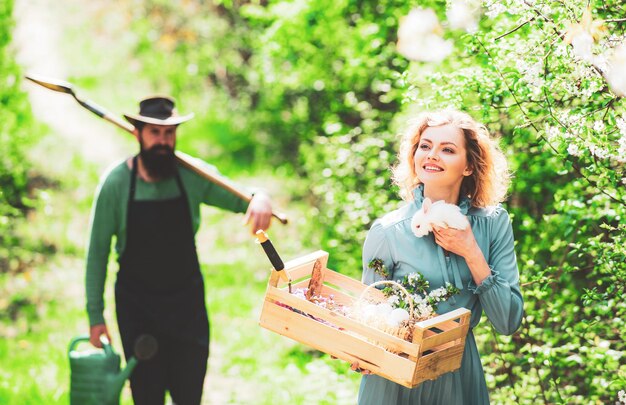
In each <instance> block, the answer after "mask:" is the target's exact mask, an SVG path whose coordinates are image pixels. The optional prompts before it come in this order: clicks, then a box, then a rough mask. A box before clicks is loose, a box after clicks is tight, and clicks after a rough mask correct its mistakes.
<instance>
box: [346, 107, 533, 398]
mask: <svg viewBox="0 0 626 405" xmlns="http://www.w3.org/2000/svg"><path fill="white" fill-rule="evenodd" d="M393 180H394V182H395V183H396V184H398V185H399V186H400V189H401V196H402V198H403V199H404V200H405V201H407V202H408V204H406V205H404V206H403V207H402V208H400V209H398V210H396V211H393V212H391V213H389V214H387V215H385V216H384V217H382V218H380V219H378V220H377V221H376V222H374V224H373V225H372V227H371V229H370V231H369V233H368V235H367V238H366V240H365V244H364V247H363V269H364V272H363V282H364V283H366V284H371V283H372V282H374V281H377V280H379V279H381V278H382V277H381V276H380V275H379V274H377V273H376V272H375V271H374V270H373V269H371V268H369V267H368V263H370V261H371V260H373V259H375V258H378V259H381V260H382V261H383V263H384V264H385V266H386V268H387V270H388V272H389V274H390V275H391V278H392V279H394V280H401V279H402V278H403V277H404V276H405V275H407V274H410V273H414V272H419V273H421V274H422V275H424V276H425V277H426V279H427V280H428V281H429V282H430V288H431V289H435V288H439V287H442V286H444V285H445V284H446V283H451V284H453V285H455V286H456V287H457V288H458V289H460V290H461V292H460V293H459V294H458V295H455V296H454V297H453V298H451V299H449V300H448V301H447V302H443V303H441V304H439V309H438V311H437V312H438V313H440V314H443V313H446V312H449V311H452V310H454V309H456V308H460V307H465V308H468V309H470V310H471V311H472V315H471V321H470V331H469V333H468V335H467V339H466V344H465V351H464V353H463V360H462V364H461V368H460V369H459V370H457V371H455V372H451V373H447V374H444V375H442V376H441V377H439V378H438V379H436V380H433V381H426V382H423V383H422V384H420V385H418V386H417V387H415V388H413V389H408V388H405V387H403V386H401V385H398V384H396V383H394V382H391V381H389V380H387V379H384V378H382V377H379V376H376V375H371V374H367V372H364V375H363V379H362V381H361V387H360V389H359V398H358V402H359V404H361V405H365V404H377V405H380V404H411V405H415V404H429V405H431V404H472V405H477V404H488V403H489V394H488V392H487V385H486V383H485V377H484V372H483V369H482V365H481V363H480V357H479V354H478V350H477V347H476V341H475V340H474V335H473V333H472V328H473V327H475V326H476V325H477V324H478V322H479V321H480V318H481V315H482V313H483V310H484V312H485V314H486V315H487V318H488V319H489V321H490V322H491V323H492V324H493V326H494V327H495V329H496V330H497V331H498V332H499V333H502V334H506V335H510V334H513V333H514V332H515V331H516V330H517V329H518V327H519V326H520V323H521V319H522V313H523V300H522V296H521V294H520V290H519V272H518V270H517V263H516V258H515V252H514V249H513V248H514V246H513V242H514V241H513V232H512V228H511V224H510V220H509V216H508V214H507V212H506V211H505V210H504V209H503V208H502V207H500V206H498V205H497V204H498V203H499V202H501V201H502V200H503V199H504V197H505V194H506V189H507V186H508V180H509V176H508V170H507V166H506V161H505V158H504V155H503V154H502V152H501V151H500V150H499V149H498V147H497V145H496V143H495V141H493V140H492V139H491V138H490V137H489V134H488V132H487V130H486V128H485V127H484V126H482V125H479V124H478V123H477V122H476V121H474V120H473V119H472V118H471V117H470V116H469V115H467V114H465V113H461V112H458V111H442V112H438V113H427V114H423V115H421V116H419V117H418V118H417V119H416V120H415V122H414V125H412V126H411V128H410V129H409V131H407V133H406V134H405V136H404V138H403V139H402V144H401V149H400V153H399V164H398V165H397V167H396V168H395V169H394V173H393ZM427 197H428V198H430V200H432V201H433V202H435V201H439V200H444V201H445V202H447V203H452V204H457V205H458V206H459V207H460V209H461V211H462V212H463V214H465V215H466V216H467V220H468V222H469V224H470V226H468V227H466V229H465V230H456V229H451V228H449V229H442V228H435V229H434V230H433V233H430V234H428V235H426V236H424V237H422V238H417V237H416V236H415V235H414V234H413V232H412V231H411V229H410V223H411V218H412V217H413V214H414V213H415V212H416V211H418V210H419V209H420V208H421V206H422V201H423V200H424V198H427ZM353 369H358V364H353Z"/></svg>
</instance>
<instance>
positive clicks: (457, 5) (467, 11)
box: [446, 0, 479, 33]
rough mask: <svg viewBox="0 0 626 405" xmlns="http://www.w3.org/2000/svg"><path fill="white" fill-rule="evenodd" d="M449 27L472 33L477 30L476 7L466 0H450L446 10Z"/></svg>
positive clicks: (477, 16) (477, 15)
mask: <svg viewBox="0 0 626 405" xmlns="http://www.w3.org/2000/svg"><path fill="white" fill-rule="evenodd" d="M446 17H447V18H448V23H449V24H450V28H452V29H458V30H465V31H467V32H470V33H473V32H476V31H478V18H479V13H478V9H477V8H476V7H474V6H473V5H471V4H469V2H468V1H467V0H451V1H450V3H449V5H448V10H447V11H446Z"/></svg>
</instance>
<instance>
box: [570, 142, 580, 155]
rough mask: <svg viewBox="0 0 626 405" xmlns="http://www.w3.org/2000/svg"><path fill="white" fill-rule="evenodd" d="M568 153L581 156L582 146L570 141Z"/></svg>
mask: <svg viewBox="0 0 626 405" xmlns="http://www.w3.org/2000/svg"><path fill="white" fill-rule="evenodd" d="M567 153H569V154H570V155H572V156H580V155H581V153H580V148H579V147H578V145H576V144H575V143H570V144H569V146H568V147H567Z"/></svg>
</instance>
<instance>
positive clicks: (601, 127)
mask: <svg viewBox="0 0 626 405" xmlns="http://www.w3.org/2000/svg"><path fill="white" fill-rule="evenodd" d="M604 128H605V126H604V122H602V121H596V122H594V123H593V130H594V131H596V132H602V131H604Z"/></svg>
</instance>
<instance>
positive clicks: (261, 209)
mask: <svg viewBox="0 0 626 405" xmlns="http://www.w3.org/2000/svg"><path fill="white" fill-rule="evenodd" d="M271 220H272V203H271V201H270V198H269V197H268V196H267V195H265V194H263V193H257V194H255V195H254V197H252V200H251V201H250V205H248V211H246V216H245V217H244V218H243V223H244V224H246V225H251V231H252V234H253V235H254V234H255V233H256V231H258V230H259V229H262V230H264V231H265V230H267V229H268V228H269V227H270V222H271Z"/></svg>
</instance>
